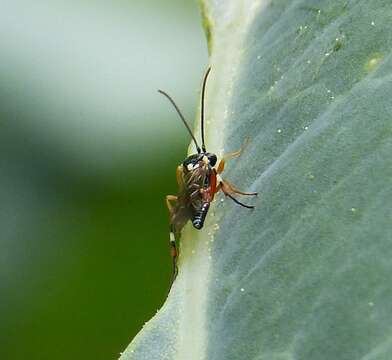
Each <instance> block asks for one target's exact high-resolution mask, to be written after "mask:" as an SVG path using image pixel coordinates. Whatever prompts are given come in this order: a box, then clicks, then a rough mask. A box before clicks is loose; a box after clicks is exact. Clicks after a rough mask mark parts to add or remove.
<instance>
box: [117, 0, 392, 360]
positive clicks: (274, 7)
mask: <svg viewBox="0 0 392 360" xmlns="http://www.w3.org/2000/svg"><path fill="white" fill-rule="evenodd" d="M204 9H205V12H206V16H208V17H209V18H208V21H207V22H206V23H208V24H210V26H211V28H210V32H211V44H212V46H211V49H212V50H211V51H212V52H211V65H212V67H213V72H214V74H213V75H212V79H211V83H210V84H209V94H208V100H207V101H208V104H209V105H208V106H209V110H208V111H209V119H210V125H209V126H208V128H207V131H208V134H209V137H208V140H209V148H210V149H209V150H211V151H217V152H219V151H220V150H221V149H222V148H225V149H226V150H228V151H230V150H236V149H237V148H239V147H240V145H241V144H242V142H243V141H244V139H245V138H250V139H251V142H250V145H249V146H248V147H247V149H246V152H245V154H244V155H243V156H242V157H241V158H240V159H237V160H233V161H232V162H230V163H229V165H228V167H227V171H226V172H225V178H227V179H229V180H230V181H231V182H233V183H235V184H237V185H238V187H240V188H242V189H245V190H252V191H258V192H259V193H260V196H259V198H258V199H256V201H255V203H256V209H255V210H254V211H249V210H247V209H243V208H239V207H238V206H236V205H235V204H233V203H232V202H230V201H229V200H225V201H224V202H221V201H220V200H221V198H220V197H218V200H217V202H216V203H215V204H214V207H213V209H212V210H211V214H210V217H209V224H207V226H206V229H205V230H204V231H202V232H197V231H196V230H193V229H190V227H188V228H187V229H186V231H185V234H184V236H183V241H182V253H181V264H180V276H179V278H178V280H177V281H176V284H175V286H174V288H173V289H172V293H171V295H170V297H169V299H168V301H167V302H166V304H165V305H164V307H163V309H162V310H161V311H160V312H159V313H158V314H157V316H156V317H155V318H154V319H153V320H152V321H151V322H149V324H148V325H147V326H146V327H145V329H144V330H143V331H141V333H140V334H139V335H138V336H137V337H136V339H135V340H134V341H133V343H132V344H131V345H130V346H129V348H128V349H127V351H126V352H125V353H124V355H123V359H137V360H139V359H148V360H155V359H157V360H158V359H159V360H161V359H176V360H177V359H178V360H188V359H190V360H192V359H201V360H221V359H222V360H223V359H224V360H237V359H241V360H242V359H250V360H262V359H263V360H264V359H265V360H274V359H276V360H278V359H279V360H286V359H312V360H313V359H323V360H324V359H325V360H327V359H328V360H330V359H347V360H349V359H350V360H351V359H352V360H356V359H362V360H373V359H390V358H391V354H392V281H391V274H392V227H391V223H392V187H391V183H392V182H391V179H392V160H391V159H392V157H391V154H392V55H391V49H392V27H391V24H392V5H391V2H390V1H387V0H383V1H381V0H380V1H377V0H376V1H341V0H336V1H324V0H319V1H311V0H307V1H304V0H303V1H295V0H293V1H288V0H280V1H273V0H272V1H270V2H265V1H245V0H244V1H242V2H241V1H234V0H233V1H227V2H221V1H218V0H215V1H206V2H205V3H204ZM220 14H222V16H221V17H220ZM244 200H246V201H247V202H252V201H254V200H253V199H244ZM135 311H137V309H135Z"/></svg>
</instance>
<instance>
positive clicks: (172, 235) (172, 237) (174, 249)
mask: <svg viewBox="0 0 392 360" xmlns="http://www.w3.org/2000/svg"><path fill="white" fill-rule="evenodd" d="M170 255H171V257H172V262H173V272H172V278H171V284H173V282H174V280H175V279H176V277H177V274H178V268H177V256H178V252H177V245H176V235H175V229H174V226H173V224H172V225H171V226H170Z"/></svg>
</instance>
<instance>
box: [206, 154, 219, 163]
mask: <svg viewBox="0 0 392 360" xmlns="http://www.w3.org/2000/svg"><path fill="white" fill-rule="evenodd" d="M208 160H209V162H210V165H211V166H215V164H216V160H217V158H216V155H215V154H211V155H208Z"/></svg>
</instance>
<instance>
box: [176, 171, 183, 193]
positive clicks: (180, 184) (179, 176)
mask: <svg viewBox="0 0 392 360" xmlns="http://www.w3.org/2000/svg"><path fill="white" fill-rule="evenodd" d="M182 174H183V171H182V165H179V166H177V170H176V178H177V183H178V187H179V191H182V190H183V189H184V178H183V176H182Z"/></svg>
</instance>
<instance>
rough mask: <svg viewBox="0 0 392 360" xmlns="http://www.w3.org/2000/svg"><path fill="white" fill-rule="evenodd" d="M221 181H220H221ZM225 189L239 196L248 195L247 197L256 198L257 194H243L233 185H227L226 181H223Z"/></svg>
mask: <svg viewBox="0 0 392 360" xmlns="http://www.w3.org/2000/svg"><path fill="white" fill-rule="evenodd" d="M221 181H222V180H221ZM223 183H224V186H225V187H226V189H228V190H229V191H230V193H235V194H240V195H249V196H257V192H244V191H241V190H238V189H237V188H236V187H235V186H234V185H233V184H231V183H229V182H228V181H227V180H224V181H223Z"/></svg>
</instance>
